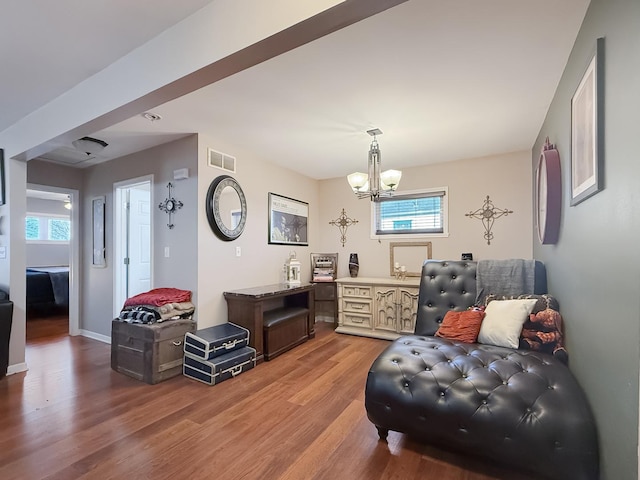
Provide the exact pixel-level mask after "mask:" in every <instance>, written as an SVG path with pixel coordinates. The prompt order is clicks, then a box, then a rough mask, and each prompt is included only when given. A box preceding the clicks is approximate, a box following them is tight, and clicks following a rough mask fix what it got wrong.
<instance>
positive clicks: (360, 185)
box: [347, 128, 402, 201]
mask: <svg viewBox="0 0 640 480" xmlns="http://www.w3.org/2000/svg"><path fill="white" fill-rule="evenodd" d="M367 133H368V134H369V135H371V136H372V137H373V141H372V142H371V147H370V148H369V169H368V174H367V173H361V172H355V173H352V174H351V175H347V181H348V182H349V185H351V189H352V190H353V193H355V194H356V195H357V196H358V198H367V197H369V198H370V199H371V200H372V201H374V200H377V199H378V198H379V197H390V196H391V195H393V191H394V190H395V189H396V188H398V184H399V183H400V178H401V177H402V172H401V171H400V170H385V171H384V172H380V167H381V153H380V147H379V146H378V141H377V140H376V135H382V131H381V130H380V129H378V128H374V129H372V130H367Z"/></svg>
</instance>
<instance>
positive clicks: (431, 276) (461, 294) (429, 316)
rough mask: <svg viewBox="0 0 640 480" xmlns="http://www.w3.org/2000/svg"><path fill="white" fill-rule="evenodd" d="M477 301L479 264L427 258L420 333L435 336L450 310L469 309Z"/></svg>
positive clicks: (422, 286) (418, 325) (417, 329)
mask: <svg viewBox="0 0 640 480" xmlns="http://www.w3.org/2000/svg"><path fill="white" fill-rule="evenodd" d="M475 300H476V263H475V262H462V261H461V262H443V261H439V260H433V261H427V262H425V264H424V266H423V267H422V279H421V280H420V293H419V295H418V314H417V320H416V329H415V332H416V334H419V335H433V334H434V333H436V330H438V327H439V326H440V323H442V319H443V318H444V313H443V312H446V311H447V310H466V309H467V308H469V307H470V306H471V305H473V303H474V302H475Z"/></svg>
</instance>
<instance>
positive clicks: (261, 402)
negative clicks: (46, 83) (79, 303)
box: [0, 323, 531, 480]
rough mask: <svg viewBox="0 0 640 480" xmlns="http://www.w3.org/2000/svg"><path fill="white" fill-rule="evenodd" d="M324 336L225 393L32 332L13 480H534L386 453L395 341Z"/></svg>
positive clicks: (322, 332)
mask: <svg viewBox="0 0 640 480" xmlns="http://www.w3.org/2000/svg"><path fill="white" fill-rule="evenodd" d="M317 325H318V334H317V336H316V338H315V339H313V340H311V341H309V342H306V343H305V344H303V345H301V346H299V347H297V348H295V349H294V350H292V351H290V352H287V353H286V354H284V355H282V356H280V357H278V358H276V359H274V360H272V361H270V362H265V363H262V364H260V365H258V366H257V367H256V368H254V369H253V370H250V371H248V372H246V373H243V374H242V375H240V376H238V377H236V378H233V379H230V380H228V381H226V382H223V383H221V384H219V385H216V386H214V387H210V386H208V385H205V384H202V383H199V382H196V381H193V380H190V379H188V378H186V377H183V376H179V377H176V378H172V379H170V380H168V381H165V382H163V383H160V384H158V385H146V384H144V383H141V382H138V381H136V380H134V379H132V378H129V377H126V376H124V375H122V374H119V373H116V372H114V371H112V370H111V368H110V347H109V345H106V344H104V343H101V342H98V341H95V340H91V339H87V338H83V337H69V336H67V334H66V332H62V333H60V332H59V333H51V334H50V335H49V336H48V338H47V339H46V341H45V338H44V337H43V335H39V334H38V333H37V330H38V327H39V326H42V327H43V328H47V324H46V323H42V324H40V323H38V324H34V325H30V327H31V328H32V329H33V331H32V332H31V335H32V336H33V339H32V340H30V341H29V342H28V345H27V352H26V355H27V364H28V366H29V371H28V372H25V373H20V374H15V375H11V376H9V377H6V378H4V379H2V380H0V432H2V435H1V436H0V478H1V479H3V480H9V479H28V480H35V479H51V480H53V479H61V480H63V479H64V480H70V479H80V478H82V479H100V480H106V479H127V480H137V479H142V478H145V479H154V480H155V479H158V480H161V479H190V480H191V479H212V478H214V479H216V480H226V479H233V480H236V479H261V480H270V479H293V480H298V479H317V480H320V479H326V480H341V479H349V480H358V479H363V480H365V479H366V480H378V479H398V480H404V479H407V480H412V479H446V480H449V479H451V480H492V479H509V480H531V479H530V477H526V476H522V475H519V474H515V473H513V472H508V471H504V470H500V469H498V468H497V467H495V466H491V465H484V464H481V463H479V462H478V461H477V460H472V459H468V458H464V457H460V456H454V455H451V454H448V453H446V452H442V451H439V450H437V449H435V448H433V447H428V446H424V445H419V444H416V443H414V442H412V441H410V440H408V439H407V438H406V437H405V436H404V435H401V434H399V433H395V432H391V433H390V434H389V438H388V443H385V442H381V441H379V440H378V436H377V432H376V429H375V428H374V427H373V425H372V424H371V423H370V422H369V421H368V420H367V417H366V413H365V409H364V402H363V400H364V382H365V379H366V375H367V371H368V368H369V366H370V365H371V363H372V361H373V360H374V358H375V357H376V356H377V355H378V354H379V353H380V352H381V351H382V350H383V349H384V347H385V346H386V345H388V342H386V341H384V340H375V339H369V338H360V337H354V336H349V335H341V334H337V333H335V332H333V330H332V329H331V328H330V327H329V326H328V324H317ZM49 326H50V325H49ZM62 330H63V329H62Z"/></svg>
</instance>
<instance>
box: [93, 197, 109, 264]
mask: <svg viewBox="0 0 640 480" xmlns="http://www.w3.org/2000/svg"><path fill="white" fill-rule="evenodd" d="M105 203H106V198H105V197H94V198H93V199H91V225H92V227H91V228H92V238H93V242H92V245H93V255H92V256H93V259H92V261H91V264H92V265H93V266H94V267H98V268H104V267H106V266H107V260H106V258H107V257H106V247H105V232H104V220H105V216H104V213H105V212H104V210H105Z"/></svg>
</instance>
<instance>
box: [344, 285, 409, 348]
mask: <svg viewBox="0 0 640 480" xmlns="http://www.w3.org/2000/svg"><path fill="white" fill-rule="evenodd" d="M336 284H337V286H338V328H336V332H339V333H350V334H353V335H361V336H365V337H374V338H384V339H387V340H394V339H396V338H398V337H399V336H400V335H409V334H412V333H413V331H414V328H415V324H416V314H417V312H418V291H419V287H420V279H419V278H413V277H412V278H409V279H407V280H395V279H393V278H389V279H386V278H366V277H362V278H357V277H356V278H351V277H345V278H339V279H338V280H336Z"/></svg>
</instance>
